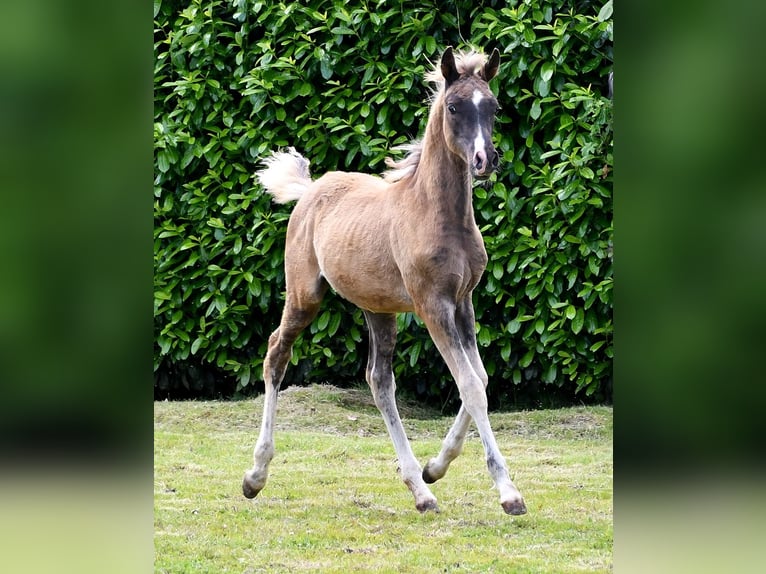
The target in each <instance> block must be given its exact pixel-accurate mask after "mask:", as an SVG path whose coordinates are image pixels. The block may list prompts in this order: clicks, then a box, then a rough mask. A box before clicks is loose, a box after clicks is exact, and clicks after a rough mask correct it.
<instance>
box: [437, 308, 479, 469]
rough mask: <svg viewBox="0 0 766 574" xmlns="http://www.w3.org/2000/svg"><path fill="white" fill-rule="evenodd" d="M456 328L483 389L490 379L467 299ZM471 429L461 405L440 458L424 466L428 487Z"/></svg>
mask: <svg viewBox="0 0 766 574" xmlns="http://www.w3.org/2000/svg"><path fill="white" fill-rule="evenodd" d="M455 325H456V327H457V329H458V333H459V334H460V336H461V343H462V345H463V349H464V350H465V351H466V354H467V355H468V360H469V361H470V363H471V366H472V367H473V369H474V371H475V372H476V374H477V375H478V376H479V378H480V379H481V381H482V383H483V384H484V388H485V389H486V388H487V383H488V381H489V379H488V377H487V371H486V370H485V369H484V364H483V363H482V361H481V357H480V356H479V350H478V346H477V345H476V318H475V315H474V311H473V304H472V302H471V297H470V295H469V296H468V297H466V298H465V299H464V300H463V301H461V302H459V303H458V305H457V306H456V308H455ZM470 426H471V415H469V414H468V411H467V410H466V408H465V405H461V406H460V410H459V411H458V413H457V417H456V418H455V422H454V423H453V425H452V427H451V428H450V430H449V432H448V433H447V436H446V437H444V441H443V442H442V447H441V450H440V451H439V454H438V455H437V456H436V457H434V458H432V459H431V460H429V461H428V464H426V466H425V468H424V469H423V479H424V480H425V481H426V482H427V483H429V484H431V483H433V482H436V481H437V480H439V479H440V478H443V477H444V475H445V474H446V473H447V469H448V468H449V465H450V464H451V463H452V461H453V460H455V459H456V458H457V457H458V456H459V455H460V453H461V452H462V451H463V443H464V442H465V437H466V435H467V434H468V429H469V428H470Z"/></svg>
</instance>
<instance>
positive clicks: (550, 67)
mask: <svg viewBox="0 0 766 574" xmlns="http://www.w3.org/2000/svg"><path fill="white" fill-rule="evenodd" d="M555 69H556V64H554V63H553V62H543V65H542V66H541V67H540V77H541V78H542V79H543V81H544V82H550V81H551V78H552V77H553V72H554V70H555Z"/></svg>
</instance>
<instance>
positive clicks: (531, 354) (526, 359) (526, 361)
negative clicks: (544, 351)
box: [519, 349, 535, 369]
mask: <svg viewBox="0 0 766 574" xmlns="http://www.w3.org/2000/svg"><path fill="white" fill-rule="evenodd" d="M534 358H535V350H534V349H529V351H527V352H526V353H525V354H524V356H523V357H522V358H521V360H519V366H520V367H521V368H522V369H526V368H527V367H528V366H529V365H531V364H532V359H534Z"/></svg>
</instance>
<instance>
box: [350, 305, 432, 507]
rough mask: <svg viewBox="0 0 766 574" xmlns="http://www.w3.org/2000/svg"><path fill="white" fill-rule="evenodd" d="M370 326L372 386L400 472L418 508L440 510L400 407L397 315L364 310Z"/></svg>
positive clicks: (369, 373)
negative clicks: (396, 373)
mask: <svg viewBox="0 0 766 574" xmlns="http://www.w3.org/2000/svg"><path fill="white" fill-rule="evenodd" d="M364 315H365V318H366V319H367V326H368V327H369V329H370V352H369V359H368V362H367V383H368V384H369V385H370V389H371V390H372V396H373V398H374V399H375V405H376V406H377V407H378V410H380V413H381V414H382V415H383V420H384V421H385V423H386V428H387V429H388V434H389V436H390V437H391V441H392V442H393V443H394V450H395V451H396V456H397V458H398V459H399V473H400V475H401V478H402V480H403V481H404V484H406V485H407V488H409V489H410V492H412V495H413V496H414V497H415V508H417V509H418V510H419V511H420V512H425V511H427V510H434V511H436V512H438V511H439V508H438V506H437V504H436V497H435V496H434V495H433V493H432V492H431V490H430V489H429V488H428V486H426V483H425V481H424V480H423V473H422V470H421V468H420V464H419V463H418V461H417V459H416V458H415V455H414V454H413V452H412V448H411V447H410V442H409V440H408V439H407V434H406V433H405V431H404V426H403V425H402V420H401V418H400V417H399V410H398V409H397V407H396V397H395V391H396V382H395V381H394V373H393V370H392V367H391V361H392V358H393V355H394V345H395V343H396V315H393V314H378V313H371V312H369V311H365V312H364Z"/></svg>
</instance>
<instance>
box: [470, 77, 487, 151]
mask: <svg viewBox="0 0 766 574" xmlns="http://www.w3.org/2000/svg"><path fill="white" fill-rule="evenodd" d="M483 99H484V95H483V94H482V93H481V92H480V91H479V90H474V91H473V97H472V98H471V101H472V102H473V105H474V106H476V111H477V112H478V111H479V102H481V101H482V100H483ZM477 117H478V114H477ZM480 149H481V150H483V149H484V136H483V135H481V124H479V123H478V122H477V124H476V139H474V140H473V151H474V153H476V152H477V151H479V150H480Z"/></svg>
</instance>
